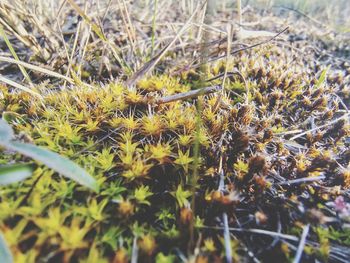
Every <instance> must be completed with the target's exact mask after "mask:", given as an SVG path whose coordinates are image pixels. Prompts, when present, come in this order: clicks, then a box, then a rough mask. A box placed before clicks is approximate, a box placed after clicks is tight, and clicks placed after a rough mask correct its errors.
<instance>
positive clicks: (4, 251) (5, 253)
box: [0, 233, 13, 263]
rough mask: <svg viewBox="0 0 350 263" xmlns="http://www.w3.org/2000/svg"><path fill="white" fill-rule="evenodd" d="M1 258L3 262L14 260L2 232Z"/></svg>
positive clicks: (9, 262)
mask: <svg viewBox="0 0 350 263" xmlns="http://www.w3.org/2000/svg"><path fill="white" fill-rule="evenodd" d="M0 259H1V262H3V263H12V262H13V258H12V255H11V252H10V249H9V248H8V246H7V244H6V241H5V239H4V237H3V236H2V234H1V233H0Z"/></svg>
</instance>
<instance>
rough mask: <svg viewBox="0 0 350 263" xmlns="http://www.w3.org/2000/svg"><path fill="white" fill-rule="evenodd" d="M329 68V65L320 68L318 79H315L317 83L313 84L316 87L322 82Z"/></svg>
mask: <svg viewBox="0 0 350 263" xmlns="http://www.w3.org/2000/svg"><path fill="white" fill-rule="evenodd" d="M329 68H330V66H328V67H327V68H325V69H324V70H322V72H321V75H320V77H319V79H318V80H317V83H316V84H315V87H316V88H319V87H320V86H321V85H322V83H324V82H325V80H326V76H327V72H328V70H329Z"/></svg>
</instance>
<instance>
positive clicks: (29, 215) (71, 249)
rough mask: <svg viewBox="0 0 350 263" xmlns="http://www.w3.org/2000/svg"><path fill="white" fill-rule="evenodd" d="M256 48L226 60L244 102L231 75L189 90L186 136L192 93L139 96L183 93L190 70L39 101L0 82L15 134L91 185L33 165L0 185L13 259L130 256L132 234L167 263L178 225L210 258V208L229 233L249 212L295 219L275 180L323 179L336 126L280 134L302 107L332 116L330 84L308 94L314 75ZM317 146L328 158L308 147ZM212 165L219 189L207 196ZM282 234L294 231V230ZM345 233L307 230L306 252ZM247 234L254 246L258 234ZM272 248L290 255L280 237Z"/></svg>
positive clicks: (219, 247)
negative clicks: (205, 91)
mask: <svg viewBox="0 0 350 263" xmlns="http://www.w3.org/2000/svg"><path fill="white" fill-rule="evenodd" d="M264 52H265V53H266V56H264V58H260V59H255V57H252V56H249V55H246V54H242V55H241V56H240V57H237V58H236V59H233V60H232V61H230V65H231V66H232V65H233V66H235V67H236V68H238V70H240V71H241V73H242V74H243V75H244V76H245V78H246V79H247V82H248V85H249V89H250V94H249V96H250V98H249V101H250V103H249V105H246V104H244V101H245V97H244V96H246V90H245V85H244V83H242V81H241V80H240V79H239V78H237V79H236V78H233V79H231V80H228V85H227V89H226V90H225V91H223V93H222V95H221V96H218V94H212V95H206V96H204V97H202V98H201V104H202V107H203V108H202V111H201V112H200V117H201V120H202V121H201V125H200V130H199V133H198V134H196V117H197V110H196V107H195V101H193V100H186V101H175V102H171V103H168V104H161V105H155V104H152V101H153V100H152V98H153V99H154V98H157V97H161V96H167V95H171V94H175V93H180V92H187V91H189V90H191V89H193V88H194V86H195V85H196V84H195V83H194V82H195V81H200V79H198V78H197V77H198V76H199V74H197V73H196V72H191V73H190V74H185V73H183V74H182V76H181V77H168V76H166V75H160V76H152V77H150V78H146V79H143V80H141V81H140V82H139V83H138V84H137V85H136V87H134V88H133V89H129V88H126V87H124V86H123V85H122V84H120V83H110V84H107V85H105V86H102V87H101V86H95V87H93V88H92V87H86V86H84V85H81V86H77V87H71V88H69V89H66V90H62V91H51V92H47V93H44V94H43V97H44V101H43V103H41V102H39V101H35V100H33V99H32V98H31V97H30V96H29V95H28V94H26V93H21V92H9V91H8V90H7V88H5V87H1V93H2V94H3V96H2V98H1V101H0V105H1V106H0V107H1V112H2V114H3V113H4V112H13V113H14V114H15V115H16V116H17V114H18V115H20V116H21V118H22V119H21V121H20V122H18V121H14V120H13V121H12V125H13V126H14V127H15V129H16V130H17V132H18V133H19V132H21V133H24V134H26V136H27V137H28V138H29V139H30V140H31V141H32V142H33V143H35V144H36V145H39V146H43V147H46V148H48V149H50V150H53V151H56V152H58V153H60V154H62V155H64V156H67V157H69V158H70V159H72V160H74V161H75V162H76V163H78V164H80V165H81V166H82V167H84V168H85V169H87V171H89V173H90V174H92V175H93V176H94V177H95V178H96V179H97V180H98V183H99V185H100V188H101V191H100V193H99V194H93V193H90V192H88V191H86V189H84V188H83V187H80V186H78V185H76V184H75V183H74V182H71V181H68V180H66V179H64V178H61V177H60V176H59V175H57V174H55V173H53V172H52V171H49V170H47V169H45V168H43V167H42V166H40V164H38V166H37V169H36V171H35V174H34V176H33V177H32V178H30V179H28V180H26V181H25V182H23V183H21V184H17V185H11V186H8V187H2V188H1V193H2V194H1V204H0V218H1V224H0V228H1V230H2V231H3V233H4V235H5V238H6V240H7V241H8V243H9V245H10V247H11V250H12V251H13V253H14V256H15V258H16V260H18V261H20V260H24V259H25V260H27V262H35V261H37V260H39V259H43V258H47V257H50V260H67V261H69V260H72V261H74V260H77V259H81V258H86V259H87V260H90V262H91V260H92V261H94V262H96V260H97V259H99V260H102V261H103V260H104V261H106V260H112V259H113V258H116V257H121V258H123V257H127V258H130V257H131V251H132V248H133V244H134V239H135V238H136V240H137V242H136V244H137V245H138V246H139V248H140V253H141V254H142V256H143V257H144V258H145V259H146V258H147V259H148V260H156V261H157V262H171V261H175V257H176V256H175V255H174V254H173V253H174V250H172V248H177V249H180V250H181V251H183V253H186V251H187V247H186V244H187V243H188V242H189V229H190V227H189V225H190V223H191V221H192V220H193V221H196V224H195V226H196V228H195V237H196V238H197V237H198V236H199V235H200V236H201V238H202V240H203V241H201V242H199V250H200V253H201V255H203V258H205V257H207V256H208V258H210V259H215V258H216V259H221V260H223V255H224V246H223V244H222V242H223V241H222V240H221V238H218V233H221V232H220V231H221V230H215V229H210V230H208V229H207V228H204V226H209V227H210V226H215V222H216V221H215V220H216V218H220V216H221V214H222V212H227V213H228V215H229V217H230V224H231V226H232V227H234V226H237V225H236V223H238V221H236V220H239V221H241V220H242V221H244V220H246V219H247V218H253V220H248V221H247V222H248V223H247V226H246V227H247V228H261V227H265V226H261V225H259V224H260V223H261V222H260V221H258V220H254V215H255V214H256V212H257V211H259V212H260V213H262V212H264V213H266V218H267V223H266V224H267V228H268V229H269V227H270V226H271V225H270V220H271V222H275V220H276V211H278V213H279V214H280V215H281V216H282V217H283V221H282V232H283V231H286V230H287V229H290V227H291V225H290V222H293V221H294V220H295V219H298V220H301V221H303V220H307V219H306V218H305V216H304V215H303V213H302V212H300V210H298V204H299V205H300V204H301V203H302V202H303V201H304V200H303V197H302V195H300V196H297V197H296V196H295V194H294V192H293V191H292V190H291V189H290V188H288V186H282V185H279V184H278V183H279V182H280V180H282V179H284V180H294V179H297V178H302V177H308V176H314V175H315V173H323V174H326V175H327V176H332V175H334V174H336V173H337V171H336V168H335V166H334V163H335V162H334V160H337V161H338V162H339V163H341V164H342V165H344V166H345V165H348V164H347V163H346V162H347V159H346V157H344V155H342V152H344V147H346V144H345V142H344V136H345V134H349V128H348V126H347V125H346V123H344V125H340V124H335V125H338V127H335V126H334V125H330V126H327V127H325V128H323V129H321V130H322V131H323V133H322V135H320V137H319V138H316V135H317V134H316V135H315V134H313V133H311V135H310V136H311V137H310V136H309V137H307V136H301V137H300V138H298V139H295V140H293V141H292V142H291V141H289V140H291V138H292V136H293V135H294V134H295V133H293V131H295V130H298V129H303V130H307V129H309V128H310V126H309V124H308V120H309V116H311V115H312V116H314V121H315V125H317V126H320V125H323V124H324V120H323V118H322V116H323V114H324V111H325V110H331V111H333V113H334V117H333V118H336V117H339V114H338V113H337V112H336V109H337V107H338V100H337V99H336V97H335V96H334V97H332V96H331V94H335V93H334V89H333V88H332V85H333V84H332V83H330V84H329V85H324V92H323V93H324V94H328V95H327V97H325V95H323V94H318V95H317V94H315V92H316V91H314V88H313V86H312V85H309V84H307V83H311V82H312V80H314V79H315V78H314V76H313V75H311V74H307V73H306V70H304V69H302V68H300V67H290V66H289V65H288V64H286V63H284V61H285V59H286V57H285V55H284V54H283V53H281V52H280V50H279V49H278V48H271V49H266V50H265V51H264ZM242 61H243V62H244V63H243V62H242ZM225 66H226V65H225V64H223V63H219V64H213V65H212V69H211V72H210V73H209V74H208V75H209V76H214V75H216V74H217V73H218V72H221V71H222V68H223V67H225ZM194 76H196V77H194ZM292 76H293V77H292ZM305 80H306V81H305ZM184 83H186V84H184ZM201 83H203V81H201ZM208 85H209V84H208ZM232 91H234V92H232ZM320 98H321V100H320ZM326 98H327V100H326ZM339 131H342V132H341V133H340V132H339ZM288 132H292V133H291V134H292V135H288ZM285 134H287V135H285ZM194 138H198V141H199V144H200V160H199V164H198V167H197V168H198V175H199V176H198V177H199V178H198V183H197V186H196V191H195V198H196V204H197V205H196V209H195V211H192V210H191V207H190V204H191V200H192V198H194V196H193V195H192V193H191V185H190V182H191V178H190V177H191V176H192V171H193V170H194V168H195V167H194V156H193V155H194V153H193V150H194ZM22 139H23V138H22ZM315 149H316V150H317V151H315ZM324 149H327V150H328V151H329V155H330V156H331V157H330V159H327V158H323V157H322V154H320V152H322V151H324ZM220 154H222V156H223V162H221V163H220V162H219V159H220V158H219V156H220ZM322 158H323V159H322ZM321 159H322V160H323V161H322V162H320V160H321ZM9 160H12V161H22V162H24V161H26V160H25V159H23V158H22V157H19V156H16V155H14V154H12V153H8V152H2V155H1V156H0V163H6V162H8V161H9ZM220 166H222V167H223V169H224V171H225V174H224V175H225V183H226V184H227V188H226V189H225V191H224V193H220V196H216V194H215V193H216V192H217V187H218V180H219V174H218V170H219V167H220ZM277 178H279V179H277ZM318 184H319V185H320V186H324V187H332V186H333V184H332V183H329V182H322V181H321V182H318ZM284 187H285V188H284ZM295 187H296V189H297V190H295V191H296V193H303V192H307V194H309V195H312V197H313V198H310V199H309V201H308V202H312V204H309V205H310V206H314V207H315V206H316V205H317V202H321V201H320V198H321V196H322V193H321V192H320V191H318V190H315V191H311V190H308V188H305V187H304V186H303V185H296V186H295ZM291 191H292V192H291ZM282 196H283V198H284V199H282ZM334 196H335V195H332V197H334ZM283 200H284V201H283ZM286 200H288V202H287V201H286ZM282 201H283V202H282ZM236 209H237V210H236ZM243 219H244V220H243ZM259 222H260V223H259ZM271 224H272V223H271ZM272 225H273V224H272ZM273 229H274V228H273ZM316 232H317V231H316ZM291 233H292V234H295V235H300V231H293V232H291ZM345 233H347V232H344V231H342V230H339V229H332V230H329V231H327V234H326V235H324V234H322V233H320V232H319V231H318V232H317V235H318V237H316V235H313V236H312V237H311V238H313V239H314V240H317V242H319V243H320V244H321V248H320V249H319V250H318V252H317V253H319V255H320V257H322V258H324V259H325V258H327V257H328V256H329V253H330V252H329V241H327V240H328V239H332V240H336V241H337V242H340V243H341V244H344V245H349V241H348V239H346V235H345ZM244 235H246V234H244ZM244 235H240V234H238V235H237V236H236V238H237V240H236V241H232V246H233V251H234V258H235V260H239V258H240V256H242V255H243V254H244V252H242V251H243V250H242V249H243V248H244V247H245V246H244V245H242V244H241V243H240V240H245V238H244ZM252 235H253V234H252ZM324 236H326V237H327V238H325V237H324ZM253 237H254V238H252V240H254V241H256V242H261V244H264V243H265V242H266V240H267V239H268V237H266V238H267V239H264V238H260V239H259V236H255V235H253ZM242 242H243V241H242ZM244 242H246V241H244ZM247 242H248V243H249V242H250V241H247ZM106 244H107V245H106ZM280 250H281V251H282V252H283V251H284V252H285V254H286V257H287V258H290V257H291V254H292V253H291V252H290V251H289V250H288V249H287V248H286V245H284V247H283V246H282V247H281V248H280ZM310 253H311V252H310ZM311 254H312V253H311Z"/></svg>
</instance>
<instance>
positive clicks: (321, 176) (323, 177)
mask: <svg viewBox="0 0 350 263" xmlns="http://www.w3.org/2000/svg"><path fill="white" fill-rule="evenodd" d="M325 178H326V176H324V175H320V176H316V177H305V178H299V179H295V180H289V181H286V182H281V183H276V185H291V184H300V183H306V182H315V181H319V180H323V179H325Z"/></svg>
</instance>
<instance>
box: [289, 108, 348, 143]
mask: <svg viewBox="0 0 350 263" xmlns="http://www.w3.org/2000/svg"><path fill="white" fill-rule="evenodd" d="M349 115H350V112H347V113H345V114H344V115H343V116H341V117H339V118H337V119H335V120H333V121H330V122H327V123H326V124H323V125H321V126H318V127H315V128H312V129H310V130H307V131H304V132H302V133H299V134H298V135H295V136H294V137H292V138H290V139H289V140H291V141H293V140H295V139H297V138H300V137H301V136H303V135H305V134H307V133H309V132H313V131H315V130H318V129H321V128H324V127H328V126H330V125H332V124H335V123H337V122H338V121H340V120H342V119H345V118H346V117H348V116H349Z"/></svg>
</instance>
